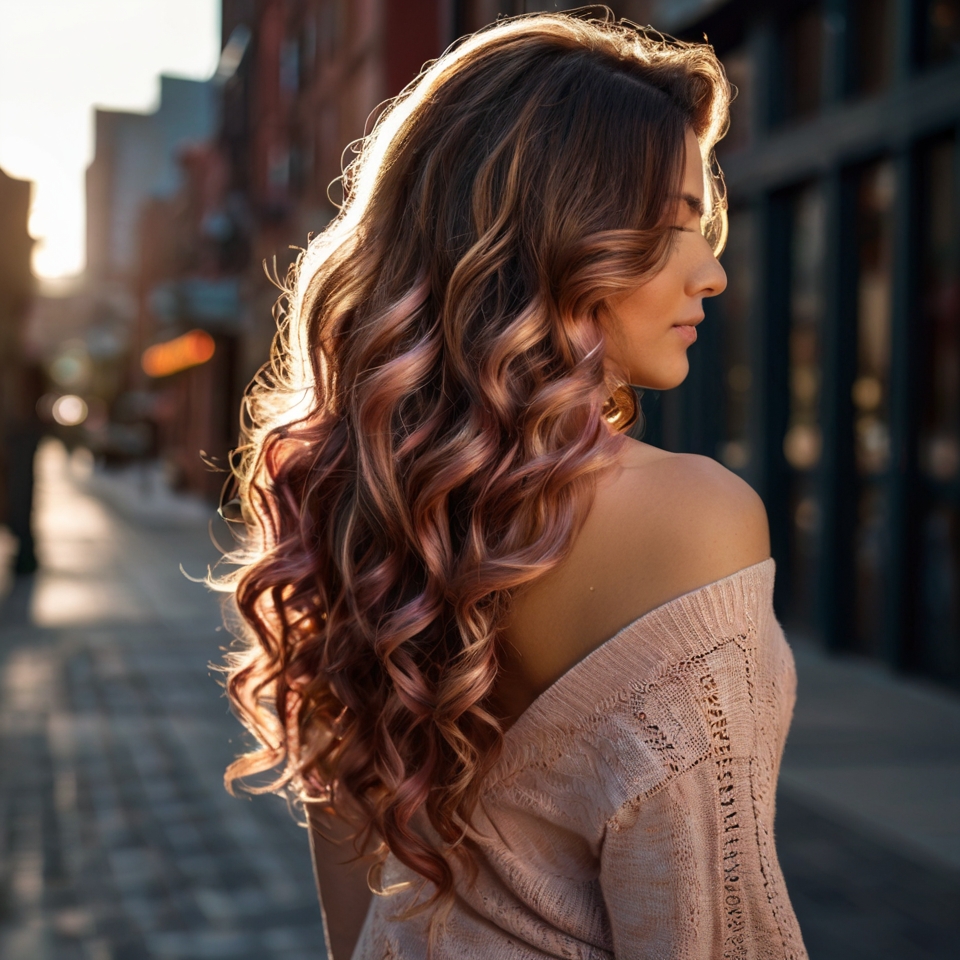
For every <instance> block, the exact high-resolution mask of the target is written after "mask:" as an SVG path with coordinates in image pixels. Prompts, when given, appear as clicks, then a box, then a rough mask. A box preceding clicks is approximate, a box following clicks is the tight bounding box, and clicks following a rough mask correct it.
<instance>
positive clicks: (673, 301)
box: [603, 127, 727, 390]
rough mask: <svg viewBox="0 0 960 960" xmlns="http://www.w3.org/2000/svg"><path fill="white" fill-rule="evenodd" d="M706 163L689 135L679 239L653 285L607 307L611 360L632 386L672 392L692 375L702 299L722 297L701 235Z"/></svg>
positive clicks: (675, 215)
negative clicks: (692, 347)
mask: <svg viewBox="0 0 960 960" xmlns="http://www.w3.org/2000/svg"><path fill="white" fill-rule="evenodd" d="M703 169H704V165H703V158H702V153H701V147H700V144H699V143H698V141H697V137H696V134H695V133H694V131H693V129H692V128H690V127H688V128H687V135H686V149H685V163H684V174H683V180H682V182H681V185H680V189H679V191H678V192H677V194H676V195H675V196H674V197H672V198H671V199H670V202H669V206H668V209H669V210H670V212H671V219H670V229H671V230H673V231H674V232H675V234H676V238H675V240H674V242H673V243H672V244H671V247H670V251H669V253H668V255H667V257H666V260H665V261H664V262H663V263H662V264H661V266H660V268H659V269H658V270H657V271H656V272H655V273H654V274H653V275H652V276H651V277H649V278H648V279H646V280H644V281H643V282H642V283H640V284H639V285H638V286H636V287H635V288H634V289H632V290H630V291H628V292H627V293H625V294H619V295H616V296H613V297H611V298H610V299H609V300H608V301H607V302H606V304H605V307H604V311H603V321H604V324H603V325H604V330H605V342H606V358H607V362H608V365H609V366H610V368H611V369H615V370H620V371H622V373H621V374H620V376H621V377H624V378H625V379H626V380H627V382H629V383H632V384H635V385H637V386H641V387H650V388H652V389H654V390H669V389H671V388H673V387H676V386H677V385H678V384H680V383H681V382H682V381H683V380H684V378H685V377H686V375H687V371H688V370H689V363H688V362H687V348H688V347H689V346H690V344H692V343H693V342H694V341H695V340H696V338H697V333H696V326H697V324H698V323H700V321H701V320H702V319H703V299H704V298H705V297H713V296H716V295H717V294H718V293H721V292H722V291H723V289H724V287H726V285H727V278H726V274H725V273H724V270H723V267H721V266H720V263H719V262H718V261H717V258H716V251H715V248H714V247H713V245H712V244H711V243H710V242H709V241H708V239H707V237H706V236H704V233H703V229H702V227H703V219H704V216H705V203H704V196H703V194H704V176H703Z"/></svg>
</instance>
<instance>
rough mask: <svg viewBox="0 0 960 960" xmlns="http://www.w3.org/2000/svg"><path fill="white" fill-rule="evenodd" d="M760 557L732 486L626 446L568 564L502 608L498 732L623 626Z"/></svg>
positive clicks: (745, 502) (738, 483) (716, 470)
mask: <svg viewBox="0 0 960 960" xmlns="http://www.w3.org/2000/svg"><path fill="white" fill-rule="evenodd" d="M769 555H770V542H769V531H768V527H767V518H766V512H765V510H764V507H763V503H762V501H761V500H760V498H759V496H757V494H756V493H755V492H754V491H753V490H752V489H751V487H749V486H748V485H747V484H746V483H745V482H744V481H743V480H741V479H740V478H739V477H737V476H736V475H735V474H733V473H731V472H730V471H728V470H726V469H725V468H724V467H722V466H721V465H720V464H718V463H717V462H716V461H714V460H711V459H709V458H708V457H700V456H695V455H690V454H671V453H666V452H665V451H662V450H659V449H657V448H655V447H651V446H649V445H647V444H644V443H640V442H638V441H634V440H629V439H628V440H627V442H626V443H625V444H624V448H623V453H622V456H621V458H620V463H619V465H618V466H617V467H616V468H614V469H612V470H610V471H608V472H607V473H606V474H604V475H602V476H601V478H600V480H599V482H598V484H597V490H596V496H595V499H594V502H593V505H592V507H591V510H590V512H589V514H588V516H587V519H586V521H585V523H584V526H583V527H582V529H581V530H580V532H579V533H578V535H577V537H576V539H575V540H574V543H573V546H572V548H571V551H570V553H569V555H568V556H567V557H566V558H565V559H564V561H563V562H562V563H561V564H560V566H559V567H557V568H556V569H555V570H552V571H551V572H550V573H549V574H547V575H545V576H544V577H542V578H541V579H540V580H538V581H536V582H535V583H534V584H532V585H531V587H529V588H528V589H527V590H525V591H523V592H521V593H520V594H518V595H517V596H516V597H515V599H514V606H513V612H512V615H511V618H510V621H509V623H508V624H507V625H506V627H505V630H504V634H503V638H504V644H503V654H502V667H501V673H500V676H499V677H498V681H497V686H496V699H497V703H498V706H499V708H500V712H501V715H502V716H503V717H504V719H505V722H506V724H507V725H509V723H511V722H512V721H513V720H515V719H516V718H517V717H518V716H519V715H520V714H521V713H522V712H523V711H524V710H525V709H526V708H527V706H528V705H529V704H530V703H531V702H532V701H533V700H534V699H536V697H537V696H539V694H540V693H542V692H543V691H544V690H546V689H547V688H548V687H549V686H550V685H551V684H552V683H553V682H554V681H555V680H557V679H558V678H559V677H560V676H562V675H563V674H564V673H565V672H566V671H567V670H568V669H569V668H570V667H572V666H573V665H574V664H575V663H577V662H579V661H580V660H582V659H583V658H584V657H585V656H586V655H587V654H589V653H590V652H591V651H592V650H594V649H595V648H596V647H597V646H599V645H600V644H601V643H603V642H604V641H605V640H607V639H609V638H610V637H612V636H613V635H614V634H616V633H617V632H618V631H619V630H620V629H621V628H622V627H624V626H625V625H626V624H628V623H631V622H633V621H634V620H636V619H637V618H639V617H640V616H642V615H643V614H645V613H647V612H648V611H650V610H652V609H654V608H655V607H658V606H660V605H661V604H663V603H665V602H667V601H668V600H672V599H673V598H675V597H678V596H680V595H682V594H684V593H688V592H689V591H691V590H695V589H696V588H698V587H701V586H703V585H704V584H707V583H713V582H714V581H716V580H719V579H721V578H723V577H726V576H728V575H729V574H731V573H735V572H736V571H738V570H742V569H743V568H744V567H747V566H750V565H751V564H754V563H758V562H760V561H761V560H764V559H766V558H767V557H768V556H769Z"/></svg>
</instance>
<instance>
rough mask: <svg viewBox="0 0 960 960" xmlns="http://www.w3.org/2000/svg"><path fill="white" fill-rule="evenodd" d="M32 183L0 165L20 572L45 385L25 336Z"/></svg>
mask: <svg viewBox="0 0 960 960" xmlns="http://www.w3.org/2000/svg"><path fill="white" fill-rule="evenodd" d="M31 187H32V184H30V183H29V182H28V181H26V180H15V179H13V178H12V177H9V176H7V174H6V173H4V172H3V170H0V523H3V524H5V525H6V526H8V527H9V528H10V530H11V531H12V532H13V534H14V536H16V537H17V539H18V541H19V546H18V555H17V558H16V560H15V567H16V569H17V570H18V571H19V572H22V573H29V572H31V571H32V570H33V569H34V568H35V567H36V560H35V558H34V555H33V537H32V535H31V529H30V511H31V503H32V494H33V453H34V450H35V449H36V444H37V440H38V439H39V423H38V420H37V414H36V403H37V400H38V399H39V396H40V391H41V389H42V388H41V384H40V376H39V371H38V369H37V366H36V364H35V363H34V362H33V360H32V358H31V357H29V356H28V355H27V351H26V350H25V342H24V330H25V325H26V319H27V313H28V310H29V307H30V303H31V300H32V297H33V293H34V280H33V273H32V271H31V269H30V254H31V252H32V250H33V238H32V237H31V236H30V234H29V232H28V230H27V219H28V216H29V211H30V191H31Z"/></svg>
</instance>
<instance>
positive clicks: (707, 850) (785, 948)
mask: <svg viewBox="0 0 960 960" xmlns="http://www.w3.org/2000/svg"><path fill="white" fill-rule="evenodd" d="M751 667H752V665H751V663H750V658H749V657H747V655H746V653H745V651H744V650H743V649H742V648H741V647H740V646H739V645H737V644H730V645H727V646H726V648H725V649H724V650H721V651H717V652H716V653H715V654H713V655H712V656H710V657H707V658H705V659H704V660H702V661H700V662H699V664H698V666H697V670H696V672H695V677H690V679H691V680H692V679H695V680H696V685H695V688H704V689H707V690H709V696H708V697H706V699H703V700H700V701H699V702H698V703H693V702H691V700H696V698H694V697H691V698H690V699H689V700H686V706H685V707H683V706H682V705H681V704H680V703H679V702H678V701H677V699H676V698H672V699H673V703H674V707H673V710H674V712H683V713H684V714H685V715H686V720H687V722H686V723H685V724H684V725H683V730H684V732H685V733H686V734H688V735H689V736H688V738H687V740H688V743H690V744H693V743H695V742H696V741H697V740H698V739H699V738H698V737H696V736H693V735H692V733H693V731H691V729H690V725H691V724H692V725H693V726H694V727H699V728H700V730H701V732H702V734H703V736H704V740H705V741H706V742H707V743H708V744H709V746H707V747H706V749H703V750H702V751H700V752H699V753H698V754H697V755H696V756H694V755H692V754H691V753H689V752H687V753H686V756H685V757H684V758H683V759H684V761H685V762H681V763H676V762H674V764H673V767H672V769H670V770H669V771H668V772H666V773H665V776H663V778H662V779H660V780H659V782H657V783H656V784H648V789H646V790H645V791H638V792H636V793H634V794H633V795H632V796H630V797H629V798H628V799H626V800H625V801H624V802H623V803H622V804H621V805H620V806H619V808H618V809H617V810H616V811H615V813H614V815H613V816H612V817H610V818H609V819H608V821H607V823H606V829H605V833H604V838H603V842H602V847H601V856H600V886H601V890H602V894H603V898H604V903H605V906H606V909H607V913H608V917H609V922H610V929H611V934H612V939H613V947H614V956H615V957H616V958H617V960H633V958H636V960H640V958H643V960H654V958H656V960H666V958H676V960H680V958H683V960H715V958H719V957H723V958H745V960H753V958H765V960H766V958H774V957H776V958H781V960H782V958H787V957H805V956H806V953H805V951H804V948H803V944H802V941H801V939H800V935H799V931H798V930H797V929H796V920H795V918H794V916H793V914H792V911H791V910H790V906H789V900H788V899H787V896H786V890H785V888H784V883H783V877H782V874H781V872H780V867H779V864H778V862H777V858H776V852H775V848H774V845H773V802H774V796H773V794H774V783H775V773H774V768H773V766H772V764H773V763H774V761H773V758H772V757H770V756H768V755H767V754H768V752H769V749H768V748H767V747H766V741H767V740H769V739H770V738H769V737H766V738H765V737H758V736H757V730H758V725H759V727H760V728H762V727H763V726H764V725H765V721H764V720H763V713H764V708H763V704H762V703H758V702H757V701H758V694H759V691H758V690H756V689H755V684H754V683H753V682H752V681H751V680H750V676H751ZM647 709H648V711H650V710H652V709H654V705H653V703H652V702H651V703H650V704H649V705H648V706H647ZM660 713H661V709H657V714H658V715H657V717H656V721H657V723H658V724H659V726H660V727H663V726H664V725H665V724H664V721H663V720H662V717H661V716H660ZM650 719H654V718H652V717H651V718H650ZM648 722H649V721H648ZM671 739H672V743H673V744H677V743H678V742H679V740H678V738H677V737H675V736H674V737H672V738H671ZM704 740H701V741H700V742H701V743H703V742H704Z"/></svg>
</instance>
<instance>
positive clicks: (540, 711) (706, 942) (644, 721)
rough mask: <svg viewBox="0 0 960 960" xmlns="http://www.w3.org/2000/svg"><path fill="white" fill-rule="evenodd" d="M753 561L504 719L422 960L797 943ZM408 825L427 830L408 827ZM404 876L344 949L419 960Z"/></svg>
mask: <svg viewBox="0 0 960 960" xmlns="http://www.w3.org/2000/svg"><path fill="white" fill-rule="evenodd" d="M773 579H774V561H773V560H772V559H768V560H765V561H763V562H761V563H758V564H755V565H753V566H750V567H747V568H745V569H743V570H740V571H739V572H737V573H734V574H732V575H731V576H729V577H725V578H724V579H722V580H717V581H716V582H715V583H710V584H707V585H706V586H703V587H700V588H699V589H697V590H694V591H692V592H691V593H687V594H685V595H683V596H681V597H677V598H676V599H674V600H670V601H668V602H667V603H664V604H663V605H662V606H660V607H657V608H656V609H655V610H652V611H650V612H649V613H647V614H645V615H644V616H642V617H640V618H639V619H637V620H635V621H633V622H632V623H630V624H628V625H627V626H626V627H624V628H623V629H622V630H620V632H619V633H617V634H616V635H615V636H613V637H612V638H611V639H609V640H607V641H606V642H604V643H603V644H601V645H600V646H599V647H597V648H596V649H595V650H594V651H593V652H592V653H590V654H589V655H588V656H587V657H585V658H584V659H583V660H581V661H580V662H579V663H577V664H576V665H575V666H573V667H572V668H571V669H570V670H569V671H568V672H567V673H565V674H564V675H563V676H562V677H560V679H559V680H557V681H556V682H555V683H554V684H553V685H552V686H551V687H549V688H548V689H547V690H546V691H545V692H544V693H543V694H541V695H540V696H539V697H538V698H537V699H536V700H535V701H534V702H533V704H532V705H531V706H530V707H529V708H528V709H527V710H526V711H525V712H524V713H523V714H522V715H521V716H520V717H519V719H518V720H517V721H516V723H514V725H513V726H512V727H510V728H509V729H508V730H507V732H506V734H505V740H504V748H503V752H502V754H501V756H500V758H499V760H498V761H497V764H496V766H495V768H494V769H493V771H492V772H491V773H490V774H489V776H488V777H487V779H486V781H485V782H484V789H483V793H482V797H481V800H480V802H479V806H478V808H477V809H476V812H475V813H474V815H473V818H472V828H471V830H470V833H469V839H468V848H469V853H470V857H471V859H472V860H473V862H474V863H475V864H476V868H477V869H476V877H475V878H470V877H468V876H466V874H465V872H464V871H463V870H460V871H459V874H458V876H459V877H460V878H459V879H458V881H457V889H456V898H455V900H454V902H453V906H452V908H451V910H450V912H449V914H448V916H447V917H446V920H445V921H444V923H443V924H442V925H439V926H437V927H436V928H435V931H436V932H435V940H434V947H433V951H432V956H433V957H434V958H435V960H507V958H509V960H541V958H544V957H565V958H583V960H587V958H590V960H600V958H604V960H607V958H610V957H615V958H618V960H620V958H623V960H627V958H636V960H659V958H676V960H681V958H682V960H719V958H751V960H752V958H778V960H779V958H787V957H789V958H805V957H806V956H807V954H806V951H805V949H804V946H803V941H802V939H801V936H800V930H799V928H798V926H797V920H796V917H795V915H794V912H793V909H792V907H791V905H790V901H789V899H788V897H787V891H786V889H785V887H784V881H783V875H782V873H781V870H780V865H779V863H778V861H777V854H776V850H775V848H774V840H773V817H774V794H775V787H776V781H777V774H778V770H779V765H780V757H781V754H782V751H783V745H784V740H785V738H786V733H787V728H788V726H789V723H790V718H791V714H792V711H793V704H794V699H795V690H796V673H795V670H794V663H793V657H792V655H791V653H790V649H789V647H788V646H787V643H786V640H785V638H784V635H783V631H782V630H781V628H780V625H779V623H778V622H777V619H776V617H775V615H774V612H773V602H772V594H773ZM419 829H421V830H423V831H424V833H425V834H426V835H427V836H431V838H432V839H433V840H435V839H436V838H435V836H433V835H432V834H431V833H430V831H429V830H428V829H427V828H426V827H425V826H424V824H422V823H421V824H420V826H419ZM383 879H384V885H385V887H386V886H388V885H400V886H403V884H404V883H407V886H405V887H403V889H400V890H399V892H396V893H393V894H391V895H380V896H375V897H374V898H373V900H372V902H371V906H370V910H369V912H368V914H367V917H366V921H365V923H364V927H363V930H362V932H361V935H360V940H359V942H358V944H357V947H356V950H355V951H354V954H353V958H354V960H388V958H389V960H401V958H402V960H415V958H416V960H421V958H425V957H426V956H427V925H428V921H429V917H430V913H429V912H427V913H425V914H420V915H416V916H414V917H413V918H411V919H398V918H397V914H398V913H399V912H400V911H401V910H403V909H405V908H407V907H409V906H410V905H411V904H412V903H413V902H414V901H416V900H417V898H418V897H423V895H424V894H423V889H422V883H421V882H420V881H419V878H418V877H417V876H416V875H415V874H413V873H411V872H410V871H408V870H407V868H405V867H403V866H402V865H401V864H399V863H398V862H397V861H396V860H395V859H394V858H393V857H389V858H388V860H387V863H386V865H385V867H384V872H383Z"/></svg>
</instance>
